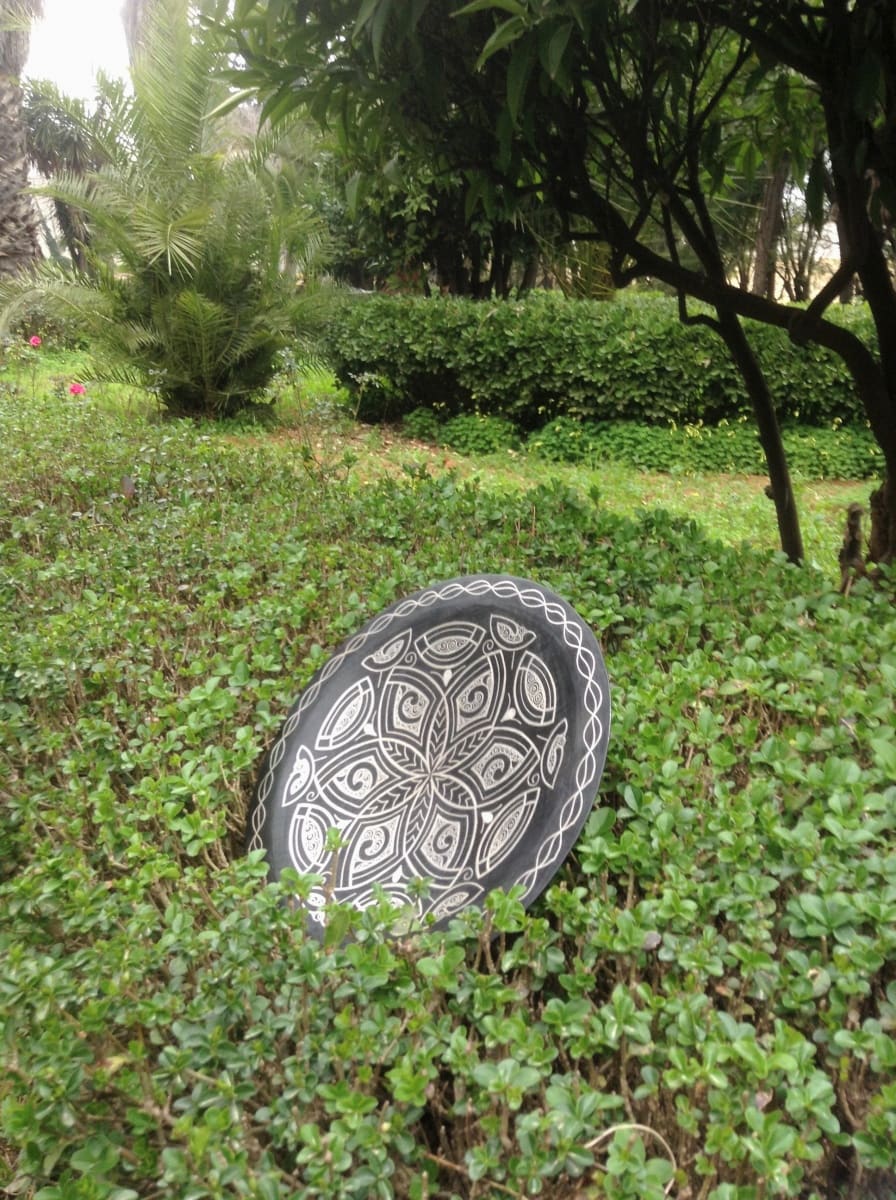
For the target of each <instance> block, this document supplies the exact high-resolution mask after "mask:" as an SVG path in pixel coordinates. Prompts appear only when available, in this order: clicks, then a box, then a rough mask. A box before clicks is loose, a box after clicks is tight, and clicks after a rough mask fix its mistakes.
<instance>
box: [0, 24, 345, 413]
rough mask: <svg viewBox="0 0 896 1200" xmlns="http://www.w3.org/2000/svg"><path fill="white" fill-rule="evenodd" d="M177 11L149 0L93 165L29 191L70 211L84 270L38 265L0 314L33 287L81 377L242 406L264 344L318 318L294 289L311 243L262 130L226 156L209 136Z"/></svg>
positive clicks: (215, 53)
mask: <svg viewBox="0 0 896 1200" xmlns="http://www.w3.org/2000/svg"><path fill="white" fill-rule="evenodd" d="M191 10H192V6H191V5H190V3H189V0H154V3H153V13H152V18H151V20H150V23H149V26H148V27H147V29H146V32H145V42H144V48H143V50H142V52H141V54H140V55H139V56H138V59H137V61H136V62H135V64H134V67H133V69H132V72H131V74H132V86H133V91H132V93H130V94H127V95H123V97H122V104H121V109H120V113H119V118H118V120H119V125H118V128H117V129H116V135H117V136H116V137H114V138H109V139H108V140H107V144H106V146H105V153H106V155H107V158H106V160H105V161H104V162H103V165H101V166H100V167H99V168H98V169H92V170H87V171H86V172H83V173H80V174H79V173H78V172H76V171H73V170H71V169H69V170H68V171H65V170H63V171H61V172H59V173H57V175H56V176H55V178H54V179H53V180H51V181H50V182H48V183H47V184H46V185H45V186H43V187H42V188H40V189H39V191H40V193H41V194H44V195H47V196H50V197H52V198H53V199H54V200H62V201H64V202H65V203H66V204H67V205H69V206H70V207H71V208H73V209H76V210H78V211H79V213H80V214H82V216H83V218H84V220H85V222H86V228H87V229H88V230H89V234H90V236H89V239H88V242H87V244H86V245H85V246H84V248H83V252H84V257H85V261H86V266H87V270H81V269H79V268H78V264H77V263H74V264H70V265H68V264H62V263H50V262H46V263H41V264H40V265H39V266H38V267H37V268H35V269H34V270H33V271H32V272H31V273H30V274H29V275H27V276H23V277H21V278H20V279H17V280H16V281H15V282H14V283H7V284H6V285H5V286H4V287H3V288H2V299H5V300H7V301H9V304H8V306H7V313H6V315H7V317H10V316H12V315H13V314H14V313H15V311H16V305H17V304H18V305H24V304H26V303H27V302H28V301H29V300H30V299H32V298H34V297H35V295H40V296H41V297H42V298H43V299H44V300H45V302H48V303H49V304H50V305H56V306H61V307H63V308H66V307H67V308H68V310H69V314H70V313H71V310H72V309H74V311H75V313H76V316H77V318H78V320H79V322H80V325H81V328H82V329H83V331H84V333H85V334H86V335H87V336H88V338H89V341H90V345H91V349H92V350H93V352H94V358H95V362H96V369H95V372H94V377H95V378H105V379H116V380H120V381H124V382H130V383H141V384H144V385H148V386H151V387H152V388H153V389H154V390H155V391H156V392H157V394H158V396H159V399H160V400H161V402H162V404H163V405H164V407H165V408H166V409H167V410H168V411H169V412H173V413H177V414H180V415H191V416H209V417H211V416H224V415H229V414H232V413H234V412H237V411H239V410H240V409H241V408H243V407H245V406H246V405H248V404H251V403H253V401H254V399H255V398H256V397H257V395H258V393H259V391H260V390H261V389H263V388H264V387H265V385H266V384H267V383H268V381H269V380H270V379H271V377H272V376H273V374H274V373H275V371H276V370H277V367H278V362H279V355H280V351H281V350H284V349H286V348H287V347H289V348H291V349H292V350H293V351H294V352H295V350H296V347H297V346H298V347H301V346H302V343H303V338H310V336H311V334H312V332H313V331H315V330H317V329H319V328H321V327H322V323H323V320H324V309H323V307H322V305H321V303H320V298H319V296H318V295H316V294H315V292H314V289H313V288H312V287H311V286H310V284H311V282H312V279H313V262H312V260H313V258H314V255H315V253H316V251H317V250H318V249H319V246H320V244H321V240H322V239H321V237H320V236H319V233H318V225H317V223H316V222H315V221H314V219H313V218H312V217H311V216H310V214H309V211H308V208H307V206H304V205H303V204H302V198H301V195H300V194H299V191H298V189H297V188H296V186H295V181H294V180H291V179H290V177H289V175H288V174H287V173H284V172H280V171H278V170H277V159H276V155H275V150H276V145H275V144H274V143H273V140H272V137H271V135H268V136H267V137H266V138H258V137H255V138H252V139H251V140H250V143H249V145H248V146H247V147H246V149H244V150H243V151H242V152H236V150H235V149H234V148H233V146H232V145H231V144H228V139H227V130H226V127H225V128H224V130H223V137H224V140H223V141H222V137H221V132H220V130H221V126H220V125H219V122H218V120H217V119H215V118H214V117H213V115H212V114H213V110H214V109H215V108H216V107H218V106H219V104H220V102H221V100H222V99H223V96H224V95H226V89H225V87H224V85H223V84H221V83H220V82H218V81H217V79H216V70H217V67H218V66H219V65H220V63H221V61H222V56H221V51H220V49H219V47H218V45H217V44H216V42H215V39H214V35H213V34H212V33H211V32H209V33H207V34H205V35H202V34H201V33H200V30H199V28H198V27H197V26H196V25H195V24H193V23H192V22H191V20H190V13H191ZM222 93H223V94H222ZM286 264H292V269H290V270H284V269H283V268H284V266H285V265H286ZM298 282H300V284H301V286H297V283H298Z"/></svg>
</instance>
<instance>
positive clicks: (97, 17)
mask: <svg viewBox="0 0 896 1200" xmlns="http://www.w3.org/2000/svg"><path fill="white" fill-rule="evenodd" d="M121 6H122V0H44V17H43V20H41V21H35V22H34V24H33V25H32V27H31V52H30V54H29V57H28V64H27V66H26V68H25V74H26V75H30V76H31V77H32V78H34V79H52V80H53V82H54V83H56V84H57V86H58V87H59V88H60V89H61V91H63V92H65V93H66V94H67V95H69V96H80V97H82V98H83V99H85V100H89V99H92V97H93V81H94V79H95V77H96V73H97V71H98V70H103V71H105V72H106V74H108V75H112V76H114V77H124V76H126V75H127V69H128V52H127V44H126V42H125V39H124V26H123V25H122V23H121Z"/></svg>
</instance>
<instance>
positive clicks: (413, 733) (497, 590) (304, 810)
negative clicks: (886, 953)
mask: <svg viewBox="0 0 896 1200" xmlns="http://www.w3.org/2000/svg"><path fill="white" fill-rule="evenodd" d="M609 730H610V691H609V684H608V680H607V673H606V670H605V668H604V662H603V658H602V655H601V652H600V647H599V646H598V643H597V640H596V639H595V637H594V634H593V633H592V632H591V630H590V629H589V628H588V626H587V625H586V624H585V623H584V622H583V621H582V619H581V618H580V617H579V616H578V614H577V613H576V612H575V611H574V610H573V609H572V608H571V607H570V606H569V605H568V604H567V603H566V602H565V601H564V600H562V599H561V598H560V597H559V596H557V595H555V594H554V593H553V592H551V591H548V590H547V589H546V588H543V587H541V586H540V585H539V584H537V583H532V582H530V581H529V580H525V579H515V578H513V577H511V576H505V575H471V576H465V577H463V578H459V579H451V580H449V581H447V582H446V583H438V584H434V585H433V586H432V587H428V588H425V589H424V590H423V591H421V592H417V593H416V594H414V595H412V596H408V597H407V598H406V599H404V600H400V601H398V602H397V603H396V604H393V605H392V606H391V607H389V608H387V609H386V610H385V611H383V612H382V613H380V614H379V615H378V616H376V617H374V618H373V619H372V620H371V621H369V622H368V623H367V624H366V625H365V626H364V627H363V629H361V631H360V632H359V633H357V634H356V635H355V636H354V637H352V638H350V639H349V640H348V641H347V642H345V643H344V644H343V645H342V646H341V647H340V648H339V649H338V650H337V651H336V653H335V654H334V655H333V657H332V658H331V659H329V661H328V662H327V663H326V664H325V665H324V666H323V667H322V668H321V669H320V670H319V671H318V672H317V674H316V675H315V676H314V678H313V679H312V681H311V683H310V684H309V685H308V687H307V689H306V690H305V691H304V692H303V694H302V695H301V696H300V697H299V699H298V700H297V702H296V703H295V705H294V706H293V708H292V709H291V710H290V712H289V715H288V716H287V718H286V720H285V722H284V724H283V727H282V729H281V731H280V733H279V735H278V737H277V740H276V741H275V742H274V744H273V745H272V746H271V749H270V750H269V752H268V754H267V756H266V758H265V760H264V763H263V765H262V769H261V773H260V776H259V779H258V783H257V785H256V789H255V795H254V799H253V804H252V809H251V812H250V817H249V832H248V847H249V849H250V850H251V849H258V848H263V849H264V850H265V852H266V856H267V859H268V863H269V866H270V875H271V877H272V878H277V877H278V876H279V875H280V872H281V871H283V870H284V869H285V868H287V867H291V868H293V869H294V870H296V871H298V872H299V873H301V874H314V875H320V876H322V877H323V879H324V881H325V882H324V883H323V884H322V885H321V886H320V887H319V888H315V890H314V891H313V892H312V893H311V896H310V898H309V900H308V901H307V904H308V908H309V915H310V918H311V922H312V928H315V927H316V928H317V929H318V930H320V928H321V927H322V925H323V923H324V920H325V916H324V911H323V910H324V906H325V904H326V902H327V900H328V899H332V900H334V901H337V902H347V903H350V904H353V905H355V906H356V907H359V908H363V907H365V906H367V905H369V904H370V903H372V902H373V900H374V899H375V898H376V896H377V894H382V893H384V894H385V895H386V897H388V899H389V900H390V901H392V902H393V903H394V904H396V905H398V906H400V907H402V908H404V909H406V910H409V911H410V912H411V913H412V914H414V915H415V917H416V918H417V919H419V920H420V921H422V922H426V923H435V924H437V925H438V924H444V923H447V921H448V920H450V918H451V917H453V916H454V915H455V914H456V913H457V912H459V911H460V910H461V909H463V908H466V907H468V906H470V905H477V906H481V904H482V903H483V901H484V899H485V897H486V895H487V894H488V892H489V891H491V890H492V889H494V888H505V889H507V888H510V887H512V886H514V885H519V886H521V887H522V888H523V901H524V903H528V902H530V901H531V900H533V899H534V898H535V896H537V895H538V894H539V893H540V892H541V891H542V890H543V889H544V888H545V887H546V886H547V884H548V883H549V882H550V880H551V878H552V876H553V875H554V874H555V872H556V871H557V870H558V869H559V867H560V866H561V864H562V863H563V860H564V859H565V857H566V856H567V854H568V853H569V851H570V849H571V848H572V845H573V843H574V842H575V839H576V837H577V836H578V834H579V832H580V830H581V828H582V826H583V825H584V823H585V820H586V819H587V817H588V814H589V812H590V811H591V807H592V804H593V801H594V798H595V795H596V792H597V787H598V783H599V782H600V777H601V772H602V770H603V766H604V761H605V758H606V752H607V741H608V737H609ZM333 830H335V831H338V834H339V837H338V841H339V843H340V848H339V849H338V850H336V851H334V850H333V849H331V848H330V846H331V845H332V838H331V837H330V836H329V835H330V831H333ZM328 843H329V845H328ZM421 880H426V881H428V886H427V888H426V889H424V895H423V896H422V898H421V896H420V894H419V893H420V891H421V888H420V886H419V882H420V881H421Z"/></svg>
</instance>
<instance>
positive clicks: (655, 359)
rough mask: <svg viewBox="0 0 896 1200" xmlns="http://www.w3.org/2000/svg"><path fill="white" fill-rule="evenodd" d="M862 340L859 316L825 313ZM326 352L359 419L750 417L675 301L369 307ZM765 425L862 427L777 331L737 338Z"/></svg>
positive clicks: (814, 361)
mask: <svg viewBox="0 0 896 1200" xmlns="http://www.w3.org/2000/svg"><path fill="white" fill-rule="evenodd" d="M837 316H838V318H839V319H840V320H842V321H844V322H847V323H848V324H849V325H850V326H851V327H852V328H854V329H855V330H856V331H857V332H860V333H861V334H862V336H869V337H870V318H869V316H868V314H867V312H866V311H865V310H864V309H863V308H862V307H860V306H856V307H854V308H850V309H844V310H842V311H841V312H839V313H838V314H837ZM328 341H329V347H330V353H331V357H332V361H333V364H334V369H335V370H336V373H337V375H338V376H339V379H340V381H341V382H342V383H343V384H344V385H345V386H346V387H348V388H349V389H351V390H352V392H353V393H354V394H355V395H357V397H358V398H359V401H360V413H361V415H362V416H363V417H365V418H366V419H368V420H383V419H388V420H396V419H398V418H399V417H402V416H404V415H405V414H406V413H408V412H411V411H412V410H413V409H415V408H418V407H427V408H432V409H435V410H436V411H438V412H441V413H442V414H443V415H444V416H446V417H447V416H455V415H457V414H458V413H462V412H470V411H475V412H479V413H483V414H486V415H490V416H491V415H499V416H503V417H506V418H508V419H509V420H511V421H513V422H514V424H515V425H517V426H518V427H520V428H521V429H523V430H527V431H528V430H532V429H538V428H540V427H541V426H543V425H546V424H547V423H548V422H549V421H551V420H553V418H555V417H558V416H570V417H576V418H585V419H588V420H599V421H608V420H609V421H619V420H626V421H639V422H642V423H647V424H654V425H668V424H670V423H673V422H674V423H677V424H692V425H696V424H697V423H698V422H701V421H702V422H704V423H706V424H709V425H712V424H716V423H717V422H719V421H721V420H727V421H729V422H730V421H736V420H737V419H738V418H739V417H741V416H745V415H751V409H750V405H749V400H748V397H747V395H746V392H745V391H744V388H743V384H742V382H741V380H740V377H739V376H738V374H737V371H736V370H735V368H734V366H733V364H732V362H731V359H730V356H729V354H728V352H727V350H726V349H725V346H724V344H723V342H722V341H721V339H720V338H719V337H718V336H717V335H716V334H715V333H713V332H712V330H710V329H707V328H706V327H704V326H686V325H682V323H681V322H680V321H679V319H678V312H677V307H676V305H675V302H674V301H673V300H670V299H667V298H665V297H661V296H656V295H644V294H632V295H622V296H620V297H619V298H618V299H617V300H615V301H613V302H603V301H584V300H577V301H569V300H565V299H564V298H563V297H561V296H559V295H557V294H553V293H544V292H542V293H533V294H530V295H527V296H526V297H525V298H524V299H521V300H518V301H505V302H501V303H497V302H496V303H475V302H473V301H469V300H462V299H456V298H450V297H439V298H438V299H429V300H427V299H419V298H407V297H369V298H366V299H365V300H363V301H361V302H354V303H351V304H349V305H346V306H345V307H344V308H342V309H341V311H340V313H339V315H338V318H337V319H336V320H334V322H333V324H332V326H331V328H330V331H329V334H328ZM750 341H751V344H752V345H753V346H754V348H755V350H756V353H757V356H758V358H759V360H760V362H761V365H762V368H763V371H764V372H765V375H766V378H767V379H768V383H769V386H770V388H771V390H772V395H773V397H774V400H775V404H776V406H777V410H778V415H779V419H780V420H782V421H785V422H787V421H791V422H797V421H798V422H800V423H804V424H808V425H813V426H826V425H830V424H831V423H832V422H834V421H840V422H844V423H847V424H856V423H858V424H862V425H864V423H865V417H864V413H863V411H862V408H861V404H860V402H859V400H858V397H857V395H856V392H855V389H854V387H853V385H852V382H851V380H850V377H849V375H848V373H847V372H846V370H845V368H844V367H843V365H842V363H841V361H840V360H839V359H837V358H836V357H835V356H833V355H832V354H830V353H828V352H826V351H823V350H821V349H819V348H818V347H808V348H797V347H796V346H794V345H792V343H791V342H790V341H789V339H788V337H787V334H786V332H785V331H783V330H781V329H777V328H773V327H770V326H759V325H757V326H751V327H750Z"/></svg>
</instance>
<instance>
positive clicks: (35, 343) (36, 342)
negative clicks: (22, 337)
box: [28, 334, 41, 346]
mask: <svg viewBox="0 0 896 1200" xmlns="http://www.w3.org/2000/svg"><path fill="white" fill-rule="evenodd" d="M40 342H41V339H40V338H39V337H38V336H37V334H35V335H34V337H30V338H29V339H28V344H29V345H30V346H39V345H40Z"/></svg>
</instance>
